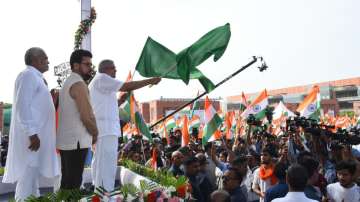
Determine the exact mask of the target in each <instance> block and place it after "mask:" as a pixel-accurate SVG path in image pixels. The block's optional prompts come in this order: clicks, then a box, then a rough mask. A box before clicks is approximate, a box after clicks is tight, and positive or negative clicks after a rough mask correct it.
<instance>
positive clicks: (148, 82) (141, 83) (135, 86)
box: [120, 77, 161, 91]
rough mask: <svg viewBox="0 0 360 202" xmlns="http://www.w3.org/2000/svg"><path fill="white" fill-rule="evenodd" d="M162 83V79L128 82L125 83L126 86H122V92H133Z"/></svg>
mask: <svg viewBox="0 0 360 202" xmlns="http://www.w3.org/2000/svg"><path fill="white" fill-rule="evenodd" d="M160 81H161V78H159V77H154V78H150V79H144V80H140V81H128V82H125V83H124V85H122V86H121V88H120V91H132V90H136V89H139V88H142V87H144V86H147V85H155V84H158V83H159V82H160Z"/></svg>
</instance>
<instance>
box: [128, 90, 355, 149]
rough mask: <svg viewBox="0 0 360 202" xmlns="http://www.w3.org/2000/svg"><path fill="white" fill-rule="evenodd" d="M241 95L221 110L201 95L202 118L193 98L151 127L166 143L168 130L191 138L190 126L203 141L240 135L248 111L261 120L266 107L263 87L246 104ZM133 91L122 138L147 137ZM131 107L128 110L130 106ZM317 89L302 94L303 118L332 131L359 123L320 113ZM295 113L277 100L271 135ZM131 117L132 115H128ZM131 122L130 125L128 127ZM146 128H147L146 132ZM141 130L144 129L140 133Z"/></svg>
mask: <svg viewBox="0 0 360 202" xmlns="http://www.w3.org/2000/svg"><path fill="white" fill-rule="evenodd" d="M241 97H242V99H241V104H240V108H239V109H238V110H234V111H227V112H226V113H223V112H222V110H221V109H220V110H219V111H216V110H215V108H214V107H213V106H212V104H211V102H210V100H209V98H208V97H206V99H205V107H204V111H205V115H204V117H203V118H204V120H205V121H204V122H202V121H201V120H202V118H201V117H200V116H199V115H197V114H195V113H194V112H195V111H196V110H201V109H200V107H199V106H200V104H199V102H195V103H194V104H193V105H192V106H190V105H189V106H187V107H186V110H187V111H188V113H184V114H183V115H182V116H181V117H179V118H178V119H175V118H174V116H170V117H169V118H167V119H166V120H165V121H164V122H162V123H161V124H159V127H158V128H157V129H156V130H155V131H154V132H158V133H159V134H160V137H162V138H166V139H167V141H168V143H169V134H170V133H171V131H172V132H174V130H180V131H181V135H182V136H181V145H182V146H185V145H188V144H189V142H190V141H191V134H192V131H193V128H197V130H198V132H199V133H198V136H197V137H198V138H200V139H202V143H203V144H205V143H206V142H209V141H214V140H219V139H221V138H222V137H223V136H224V138H226V139H227V140H232V139H234V138H236V137H237V136H238V135H240V136H241V135H243V134H244V133H245V130H246V128H247V124H246V118H247V117H248V116H249V114H253V115H255V117H256V118H257V119H258V120H260V121H263V120H265V109H266V108H267V107H268V105H269V103H268V93H267V91H266V89H264V90H263V91H262V92H261V93H260V94H259V95H258V96H257V97H256V98H255V99H254V100H253V101H252V102H251V104H248V102H247V100H246V97H245V94H244V93H243V92H242V96H241ZM134 102H135V101H134V98H133V95H132V96H130V97H129V101H128V103H126V104H124V106H125V108H128V109H130V111H132V112H129V113H130V114H132V115H131V117H134V116H135V115H136V116H137V117H138V119H137V120H134V121H133V123H135V124H131V123H128V124H127V125H125V126H124V128H123V131H124V132H123V137H124V139H129V138H130V137H131V135H130V134H144V135H145V134H146V135H145V137H146V138H149V137H150V138H151V135H150V131H149V129H148V128H147V126H146V124H145V123H144V121H139V120H142V119H140V118H141V114H140V113H139V111H136V112H135V109H136V105H134ZM131 109H132V110H131ZM320 110H321V106H320V91H319V87H318V86H313V87H312V88H311V89H310V91H309V94H308V95H307V96H306V97H305V98H304V100H303V102H301V103H300V104H299V107H298V108H297V110H296V111H297V112H298V113H300V116H303V117H306V118H313V119H315V120H319V121H320V123H322V124H325V125H334V126H335V129H334V131H336V130H337V129H346V128H349V127H353V126H357V125H359V124H360V117H348V116H333V115H330V114H327V113H326V114H324V115H323V116H320ZM294 116H295V113H294V112H292V111H291V110H289V109H288V108H287V107H286V105H285V104H284V103H283V102H282V101H280V102H279V103H278V104H277V105H276V107H275V108H274V110H273V113H272V117H273V119H272V122H271V123H268V124H270V126H271V128H272V130H271V133H272V135H274V136H277V135H279V134H281V131H282V130H284V128H285V126H286V120H287V119H288V118H289V117H294ZM131 120H133V119H131ZM131 125H132V127H131ZM147 131H149V132H147ZM144 132H145V133H144Z"/></svg>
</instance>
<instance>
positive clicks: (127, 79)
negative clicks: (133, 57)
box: [119, 71, 132, 98]
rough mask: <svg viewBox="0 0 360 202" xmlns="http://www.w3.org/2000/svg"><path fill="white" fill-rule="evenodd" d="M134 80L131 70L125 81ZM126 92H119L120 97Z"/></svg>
mask: <svg viewBox="0 0 360 202" xmlns="http://www.w3.org/2000/svg"><path fill="white" fill-rule="evenodd" d="M131 80H132V76H131V71H129V74H128V76H127V77H126V80H125V82H128V81H131ZM125 93H126V92H122V91H121V92H120V93H119V98H120V97H121V96H122V95H123V94H125Z"/></svg>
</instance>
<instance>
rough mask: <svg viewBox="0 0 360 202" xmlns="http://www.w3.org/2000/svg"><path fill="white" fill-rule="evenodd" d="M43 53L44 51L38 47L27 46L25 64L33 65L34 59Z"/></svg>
mask: <svg viewBox="0 0 360 202" xmlns="http://www.w3.org/2000/svg"><path fill="white" fill-rule="evenodd" d="M44 55H45V51H44V50H43V49H41V48H39V47H32V48H29V49H28V50H27V51H26V53H25V64H26V65H33V63H34V61H35V60H36V59H38V58H39V57H42V56H44Z"/></svg>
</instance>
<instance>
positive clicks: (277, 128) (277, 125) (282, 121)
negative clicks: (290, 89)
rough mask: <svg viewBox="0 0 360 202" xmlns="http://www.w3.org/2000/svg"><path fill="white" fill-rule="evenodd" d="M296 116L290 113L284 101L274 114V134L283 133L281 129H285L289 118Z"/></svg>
mask: <svg viewBox="0 0 360 202" xmlns="http://www.w3.org/2000/svg"><path fill="white" fill-rule="evenodd" d="M291 116H295V114H294V113H293V112H292V111H290V110H289V109H288V108H287V107H286V106H285V105H284V103H283V102H282V101H280V102H279V104H278V105H277V106H276V107H275V109H274V113H273V120H272V124H273V126H274V129H273V134H274V135H276V136H277V135H279V134H280V132H281V127H285V125H286V119H287V117H291Z"/></svg>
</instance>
